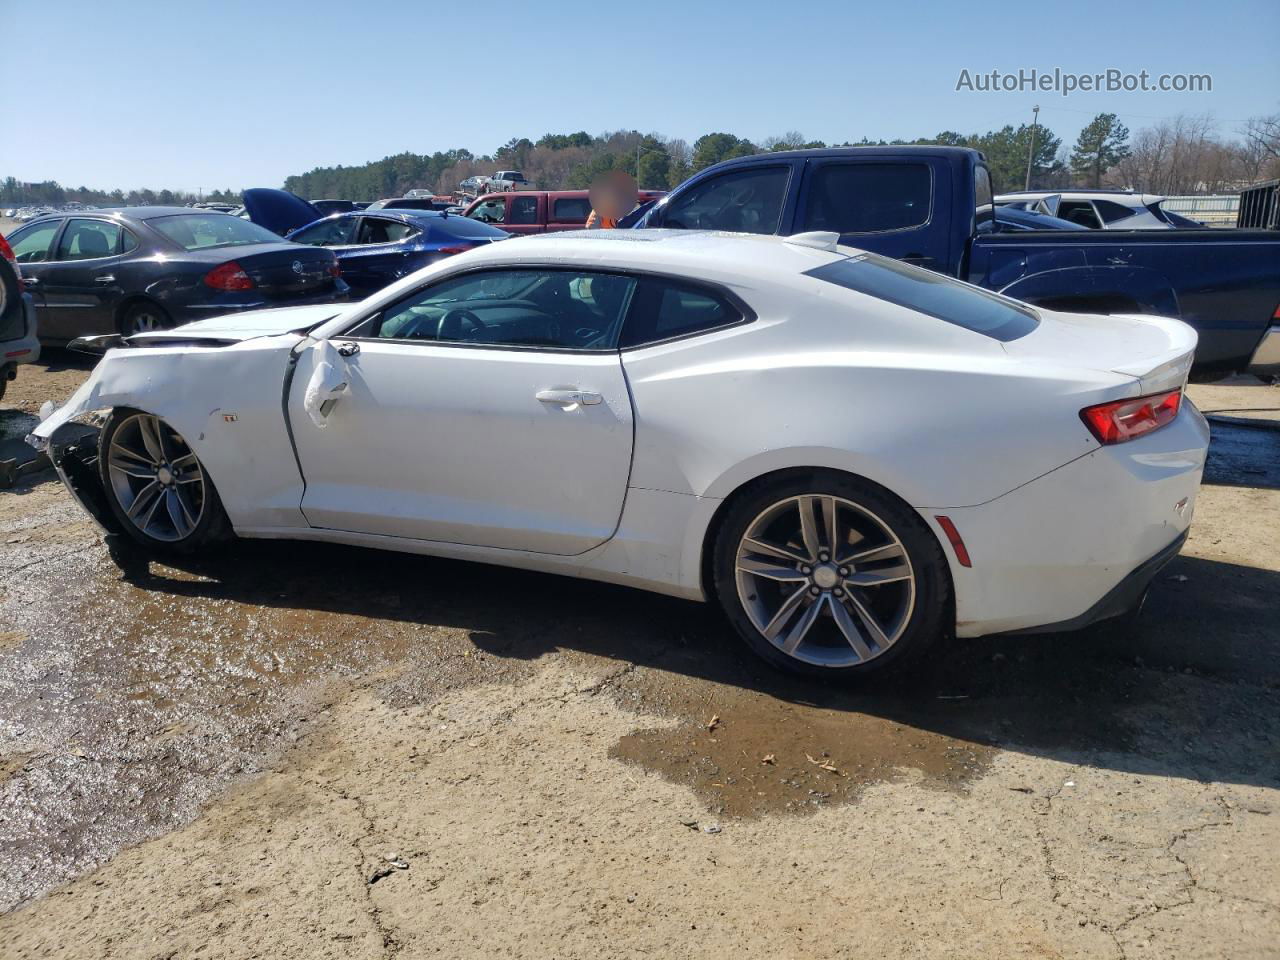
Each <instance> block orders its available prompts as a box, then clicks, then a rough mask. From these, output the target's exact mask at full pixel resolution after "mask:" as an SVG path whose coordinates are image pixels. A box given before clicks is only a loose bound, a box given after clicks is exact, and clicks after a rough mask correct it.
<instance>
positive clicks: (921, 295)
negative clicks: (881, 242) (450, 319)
mask: <svg viewBox="0 0 1280 960" xmlns="http://www.w3.org/2000/svg"><path fill="white" fill-rule="evenodd" d="M805 276H807V277H813V278H815V279H817V280H824V281H826V282H827V283H834V284H835V285H836V286H839V287H844V288H845V289H846V290H855V291H857V292H858V293H865V294H867V295H868V296H871V297H875V298H876V299H878V300H884V301H885V302H887V303H894V304H897V305H898V306H900V307H908V308H909V309H911V310H915V311H917V312H919V313H923V314H926V315H928V316H930V317H936V318H937V319H939V320H945V321H946V322H947V323H954V324H955V325H956V326H958V327H964V328H965V329H966V330H972V331H973V332H974V333H981V334H983V335H985V336H988V337H991V338H993V339H995V340H1002V341H1009V340H1016V339H1018V338H1019V337H1024V336H1026V335H1027V334H1028V333H1030V332H1031V331H1032V330H1034V329H1035V328H1036V326H1037V325H1038V324H1039V322H1040V319H1039V317H1038V316H1037V315H1036V313H1035V311H1034V310H1032V309H1030V308H1029V307H1025V306H1022V305H1021V304H1018V303H1015V302H1014V301H1012V300H1007V299H1005V298H1004V297H999V296H996V295H995V294H993V293H988V292H987V291H986V290H980V289H978V288H977V287H975V286H971V285H970V284H967V283H962V282H960V281H959V280H953V279H951V278H950V277H944V276H943V275H942V274H940V273H935V272H934V271H932V270H924V269H922V268H920V267H913V266H911V265H909V264H906V263H900V262H899V261H897V260H890V259H888V258H887V257H880V256H876V255H875V254H870V253H866V254H861V255H859V256H856V257H849V258H847V259H844V260H836V261H835V262H834V263H828V264H826V265H825V266H822V267H817V268H815V269H813V270H808V271H806V272H805Z"/></svg>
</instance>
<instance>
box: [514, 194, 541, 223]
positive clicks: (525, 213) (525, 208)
mask: <svg viewBox="0 0 1280 960" xmlns="http://www.w3.org/2000/svg"><path fill="white" fill-rule="evenodd" d="M507 222H508V223H537V222H538V198H537V197H512V198H511V216H510V218H509V219H508V220H507Z"/></svg>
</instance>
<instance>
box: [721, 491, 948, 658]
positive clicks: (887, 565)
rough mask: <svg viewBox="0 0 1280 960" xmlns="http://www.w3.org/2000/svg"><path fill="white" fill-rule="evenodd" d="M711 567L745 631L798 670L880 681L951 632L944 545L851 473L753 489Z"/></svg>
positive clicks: (728, 524) (727, 522) (911, 514)
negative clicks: (713, 565) (881, 677)
mask: <svg viewBox="0 0 1280 960" xmlns="http://www.w3.org/2000/svg"><path fill="white" fill-rule="evenodd" d="M714 564H715V586H716V593H717V595H718V598H719V601H720V603H721V605H722V606H723V608H724V611H725V613H726V614H727V616H728V618H729V620H730V622H731V623H732V624H733V625H734V627H735V628H736V629H737V631H738V633H739V634H741V635H742V637H743V639H745V640H746V642H747V644H748V645H749V646H750V647H751V648H752V649H753V650H754V651H755V652H756V653H757V654H759V655H760V656H761V657H763V658H764V659H765V660H767V661H768V662H769V663H771V664H773V665H774V666H776V667H779V668H781V669H784V670H789V671H791V672H794V673H800V674H804V675H807V676H820V677H832V678H841V679H851V678H854V677H862V676H868V675H872V674H875V675H883V674H885V673H887V672H889V671H891V670H893V671H897V670H900V669H902V668H903V667H906V666H908V665H909V664H911V663H913V662H916V661H918V660H919V658H920V657H921V656H922V655H923V654H924V652H925V651H926V650H927V649H928V647H929V646H930V645H931V644H932V643H933V642H934V641H935V640H936V639H937V638H938V637H939V636H940V635H942V634H943V633H944V632H945V631H946V630H947V626H948V624H947V617H948V614H949V610H950V600H951V581H950V577H949V576H948V573H947V569H946V559H945V558H944V557H943V555H942V550H941V547H940V546H939V544H938V540H937V538H936V537H935V536H934V535H933V533H932V532H931V531H930V530H929V528H928V527H927V526H926V525H925V523H924V521H923V520H921V519H920V517H919V516H918V515H917V514H916V513H915V511H914V510H912V509H911V508H910V507H908V506H907V505H906V504H904V503H902V502H901V501H900V500H898V499H897V498H896V497H894V496H893V495H891V494H890V493H888V491H886V490H884V489H883V488H880V487H878V486H876V485H874V484H871V483H867V482H865V481H861V480H858V479H857V478H854V477H850V476H847V475H845V474H840V473H836V472H834V471H815V472H813V473H810V474H792V475H789V476H786V477H783V478H780V479H775V480H772V481H765V482H763V483H760V484H758V485H757V486H756V487H755V488H754V489H749V490H748V491H746V492H745V493H744V494H743V495H742V496H740V497H739V498H738V499H737V500H736V502H734V503H733V504H732V505H731V507H730V508H729V511H728V513H727V515H726V516H725V519H724V523H723V524H722V525H721V527H720V531H719V535H718V537H717V540H716V546H715V554H714Z"/></svg>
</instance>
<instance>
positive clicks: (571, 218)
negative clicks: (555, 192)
mask: <svg viewBox="0 0 1280 960" xmlns="http://www.w3.org/2000/svg"><path fill="white" fill-rule="evenodd" d="M590 213H591V201H590V200H588V199H587V198H586V197H557V198H556V200H555V203H554V204H552V217H551V219H552V220H554V221H555V222H556V223H586V222H587V216H588V215H589V214H590Z"/></svg>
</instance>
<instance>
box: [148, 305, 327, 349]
mask: <svg viewBox="0 0 1280 960" xmlns="http://www.w3.org/2000/svg"><path fill="white" fill-rule="evenodd" d="M348 307H349V305H348V304H337V303H321V304H315V305H312V306H305V307H279V308H277V309H274V310H250V311H248V312H247V313H229V314H225V315H224V316H221V317H210V318H209V319H208V320H197V321H196V322H195V323H187V324H183V325H182V326H180V327H173V328H172V329H169V330H148V331H147V332H145V333H135V334H134V335H133V336H132V337H130V338H129V343H130V344H132V345H133V346H138V347H144V346H158V345H160V344H163V343H174V342H181V341H188V342H189V341H193V340H195V341H200V340H211V341H218V342H220V343H239V342H241V341H243V340H253V339H255V338H257V337H275V336H279V335H280V334H282V333H294V332H300V331H306V330H310V329H311V328H312V327H315V326H319V325H320V324H321V323H324V322H325V321H327V320H331V319H333V318H334V317H336V316H337V315H338V314H340V313H342V311H343V310H345V309H348Z"/></svg>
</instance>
